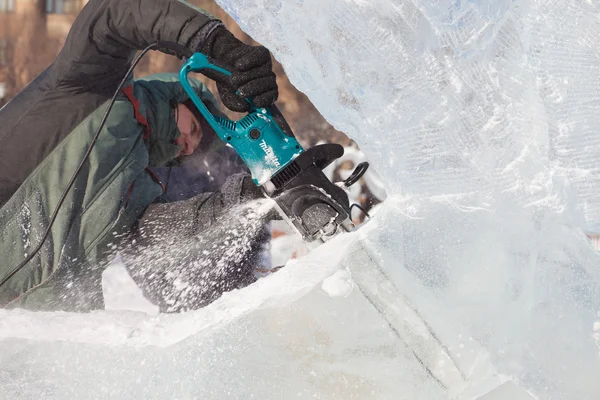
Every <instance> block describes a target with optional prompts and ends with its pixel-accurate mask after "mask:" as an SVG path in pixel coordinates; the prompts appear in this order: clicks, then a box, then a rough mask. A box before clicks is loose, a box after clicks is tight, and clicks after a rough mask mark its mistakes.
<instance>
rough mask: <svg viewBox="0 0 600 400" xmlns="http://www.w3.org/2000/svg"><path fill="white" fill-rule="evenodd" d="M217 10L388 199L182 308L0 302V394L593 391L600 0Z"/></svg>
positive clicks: (599, 305)
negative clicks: (202, 305) (276, 266)
mask: <svg viewBox="0 0 600 400" xmlns="http://www.w3.org/2000/svg"><path fill="white" fill-rule="evenodd" d="M219 3H220V4H221V6H222V7H223V8H224V9H225V10H226V11H228V12H229V13H230V14H231V15H232V16H233V17H234V18H235V19H236V20H237V21H238V22H239V23H240V25H241V27H242V29H244V30H245V31H246V32H248V33H249V34H250V35H252V36H253V37H254V38H255V39H256V40H258V41H260V42H261V43H263V44H265V45H266V46H268V47H269V48H270V49H271V50H272V51H273V53H274V55H275V57H276V58H277V59H278V60H279V61H281V62H282V63H283V65H284V67H285V69H286V72H287V73H288V76H290V79H291V81H292V83H293V84H295V85H296V86H297V87H298V88H299V89H300V90H302V91H303V92H305V93H306V94H307V95H308V96H309V97H310V99H311V100H312V101H313V102H314V103H315V105H316V106H317V108H318V109H319V110H320V111H321V113H322V114H323V115H324V116H325V117H326V118H327V119H328V120H329V121H330V122H331V123H333V124H334V125H335V126H336V128H338V129H340V130H342V131H344V132H346V133H348V134H349V135H350V136H351V137H352V138H353V139H355V140H356V141H357V142H358V144H359V145H360V147H361V149H362V150H363V151H364V152H365V153H366V154H367V156H368V157H369V160H370V161H371V163H372V164H373V166H374V168H375V170H376V171H377V172H378V173H379V175H380V177H381V178H382V179H383V181H384V182H385V183H386V187H387V194H388V195H389V197H388V199H387V200H386V202H385V205H384V206H383V207H382V208H381V210H380V211H379V212H378V214H377V216H376V219H375V220H374V221H372V222H370V223H369V224H367V226H366V227H365V228H364V229H362V230H361V231H359V232H358V233H357V234H355V235H352V236H350V237H345V238H342V240H336V241H334V242H331V243H327V244H326V245H324V246H322V247H321V248H319V249H317V251H316V252H313V253H311V254H310V255H309V256H308V257H307V258H303V259H301V260H300V262H295V263H293V265H290V266H288V267H286V268H284V269H283V270H281V271H279V272H278V273H276V274H274V275H272V276H269V277H267V278H266V279H264V280H261V281H259V282H258V283H257V284H256V285H252V286H250V287H248V288H246V289H244V290H241V291H238V292H233V293H229V294H227V295H225V296H224V297H223V298H221V299H220V300H218V301H217V302H216V303H214V304H212V305H211V306H209V307H207V308H206V309H203V310H199V311H196V312H191V313H187V314H182V315H172V316H166V315H161V316H149V315H145V314H136V313H130V312H115V311H112V312H103V313H94V314H91V315H73V314H62V313H51V314H37V315H36V314H31V313H24V312H22V311H11V312H7V311H0V388H1V389H2V393H8V394H9V395H10V397H9V398H29V397H31V396H33V395H35V394H45V398H69V397H71V398H73V397H81V398H85V397H86V396H87V397H89V398H174V397H176V398H244V399H245V398H252V397H254V398H265V399H266V398H269V399H279V398H292V397H298V398H322V399H336V398H339V399H349V398H359V399H398V398H406V399H447V398H451V397H454V398H477V396H479V394H483V393H484V392H485V390H483V388H484V387H485V386H487V385H491V386H490V388H492V387H494V386H497V385H501V386H499V389H498V390H496V391H495V392H494V393H493V394H490V395H488V396H487V397H486V399H498V398H510V399H513V398H517V397H516V396H517V395H516V394H515V391H514V390H516V389H514V388H515V386H510V385H509V384H511V383H512V384H514V385H516V386H520V387H521V388H526V389H527V390H528V391H530V392H531V393H533V395H534V396H535V397H536V398H539V399H590V400H591V399H598V398H600V381H599V380H598V376H599V375H600V336H599V332H600V328H599V326H600V315H599V312H600V269H599V261H600V260H599V257H598V254H597V253H596V252H595V251H594V250H593V249H592V247H591V245H590V243H589V242H588V240H587V239H586V237H585V235H584V233H583V231H584V230H585V229H591V227H593V226H598V223H599V222H600V196H598V195H597V191H598V190H599V189H600V173H599V170H598V169H599V168H600V163H599V160H600V136H598V130H599V128H600V120H599V118H598V116H599V115H600V95H599V94H600V78H599V76H600V62H599V57H598V50H599V49H600V28H598V24H597V21H598V19H599V18H600V12H599V11H600V10H599V7H598V5H597V4H596V3H595V2H591V1H585V0H570V1H564V0H543V1H542V0H540V1H527V0H512V1H508V0H478V1H475V0H472V1H469V0H452V1H450V0H436V1H417V0H414V1H393V2H392V1H386V0H369V1H364V0H354V1H349V0H286V1H277V0H268V1H267V0H220V1H219ZM367 229H368V230H367ZM357 248H358V249H362V250H361V251H359V252H357V253H353V252H355V251H356V249H357ZM348 249H352V251H353V252H351V253H350V254H349V255H347V256H344V254H345V252H346V251H347V250H348ZM339 264H342V265H343V271H345V272H337V271H338V270H339V268H340V265H339ZM372 264H373V265H378V266H379V267H380V268H381V270H380V271H379V272H377V273H375V270H374V269H370V267H371V266H372ZM334 273H337V274H336V275H335V276H334V277H333V278H330V279H329V280H327V281H325V282H324V280H325V279H326V278H328V277H329V276H331V275H333V274H334ZM346 275H349V276H350V278H351V279H346V278H347V276H346ZM342 277H343V278H344V279H340V278H342ZM382 277H383V278H382ZM344 282H346V284H347V285H352V286H353V287H354V290H352V291H351V292H350V294H349V295H348V296H346V297H344V296H345V295H346V292H345V291H344V290H342V289H344ZM394 293H399V294H396V295H393V294H394ZM331 295H333V297H332V296H331ZM367 298H369V299H370V300H367ZM377 310H378V311H377ZM384 317H385V318H384ZM396 333H397V334H398V335H396ZM452 363H454V365H456V368H458V370H456V369H453V368H446V369H444V368H443V365H442V364H444V365H448V364H452ZM503 380H509V381H508V382H507V383H506V384H504V385H502V381H503ZM473 385H475V386H477V387H476V388H473V387H471V386H473ZM465 388H466V389H477V390H471V391H468V390H467V391H466V392H463V396H462V397H461V395H460V393H461V390H462V389H465ZM467 392H468V393H470V395H468V396H467V394H466V393H467ZM519 393H522V392H519Z"/></svg>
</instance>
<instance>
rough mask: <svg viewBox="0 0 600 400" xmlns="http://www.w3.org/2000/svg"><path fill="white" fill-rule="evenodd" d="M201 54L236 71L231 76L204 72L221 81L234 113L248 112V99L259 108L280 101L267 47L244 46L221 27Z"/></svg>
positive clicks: (222, 93) (219, 85) (222, 92)
mask: <svg viewBox="0 0 600 400" xmlns="http://www.w3.org/2000/svg"><path fill="white" fill-rule="evenodd" d="M198 51H200V52H201V53H204V54H206V55H207V56H209V57H210V58H212V59H213V61H216V62H217V64H221V66H222V67H224V68H226V69H228V70H229V71H231V72H232V75H231V76H229V77H227V76H225V75H223V74H221V73H219V72H216V71H213V70H205V71H202V73H203V74H205V75H206V76H207V77H209V78H210V79H213V80H214V81H215V82H217V89H218V90H219V95H220V96H221V100H222V101H223V104H225V106H226V107H227V108H229V109H230V110H232V111H237V112H245V111H248V110H249V108H250V105H249V103H248V102H247V101H246V100H245V99H248V100H251V101H252V102H253V104H254V105H255V106H257V107H268V106H270V105H272V104H273V103H275V101H276V100H277V96H278V94H279V93H278V89H277V81H276V78H275V73H273V64H272V62H271V55H270V54H269V50H267V48H266V47H264V46H250V45H247V44H245V43H242V42H241V41H239V40H238V39H236V38H235V36H233V34H232V33H231V32H229V31H228V30H227V29H225V28H223V27H220V28H217V29H215V31H214V32H213V33H211V34H210V36H209V37H208V38H207V40H206V42H205V43H204V45H203V46H202V48H201V49H198ZM236 93H237V94H236Z"/></svg>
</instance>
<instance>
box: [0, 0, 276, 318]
mask: <svg viewBox="0 0 600 400" xmlns="http://www.w3.org/2000/svg"><path fill="white" fill-rule="evenodd" d="M159 40H160V41H161V42H162V43H163V45H164V43H167V44H168V43H171V44H176V45H179V46H184V47H185V48H187V49H189V50H191V51H193V52H196V51H200V52H202V53H204V54H207V55H208V56H209V57H212V58H213V59H214V60H216V62H218V63H220V64H223V65H226V66H228V67H229V68H230V69H231V70H232V72H233V74H232V76H231V77H229V78H228V77H225V76H222V75H220V74H214V75H213V76H211V77H212V78H213V79H215V80H216V81H217V87H218V89H219V94H220V96H221V99H222V101H223V103H224V104H225V105H226V106H227V107H228V108H230V109H232V110H234V111H245V110H246V109H247V106H248V103H247V102H246V101H245V100H244V98H253V101H254V104H256V105H257V106H268V105H270V104H272V103H273V102H274V101H275V100H276V99H277V85H276V82H275V75H274V74H273V72H272V68H271V59H270V55H269V52H268V50H266V49H265V48H264V47H254V46H247V45H245V44H243V43H242V42H240V41H238V40H237V39H235V37H234V36H233V35H232V34H231V33H230V32H228V31H227V30H226V29H225V28H224V27H223V25H222V24H221V23H220V22H219V21H218V20H215V19H214V18H213V17H211V16H210V15H208V14H206V13H205V12H203V11H201V10H199V9H197V8H194V7H192V6H190V5H189V4H188V3H186V2H183V1H178V0H126V1H125V0H90V1H89V2H88V4H87V5H86V6H85V7H84V9H83V10H82V11H81V13H80V14H79V15H78V17H77V19H76V20H75V22H74V24H73V27H72V28H71V31H70V33H69V35H68V37H67V39H66V42H65V45H64V47H63V49H62V50H61V52H60V54H59V55H58V56H57V58H56V60H55V61H54V63H53V64H52V65H50V67H48V69H46V70H45V71H44V72H43V73H42V74H41V75H40V76H39V77H37V78H36V79H35V80H34V81H33V82H32V83H31V84H30V85H29V86H28V87H27V88H25V89H24V90H23V91H22V92H21V93H19V94H18V95H17V96H16V97H15V98H14V99H13V100H12V101H11V102H9V103H8V104H7V105H6V106H5V107H4V108H3V109H2V110H1V111H0V122H1V124H0V207H1V208H0V260H1V261H0V283H1V286H0V306H4V307H25V308H30V309H34V310H56V309H63V310H90V309H95V308H101V307H102V305H103V304H102V293H101V284H100V281H101V272H102V268H99V267H97V265H98V263H99V261H100V260H102V258H103V256H105V254H106V252H107V250H108V249H113V250H115V249H116V248H117V245H118V244H119V243H122V242H123V241H124V242H125V244H124V245H122V248H123V252H124V253H125V254H126V258H128V259H129V260H134V261H135V260H136V258H139V254H140V253H136V249H139V248H141V249H143V250H144V251H145V252H146V253H145V254H150V253H152V252H153V251H160V252H161V254H162V255H163V257H164V256H165V252H168V251H170V250H171V249H173V248H178V249H181V250H182V251H184V250H185V249H188V248H190V249H191V250H195V251H193V253H194V254H188V253H186V256H185V260H180V261H179V262H178V265H177V268H178V269H176V270H173V268H171V270H168V271H167V269H168V268H170V267H173V262H172V260H171V259H170V258H169V259H168V260H170V261H167V260H166V259H163V260H162V262H161V263H159V265H158V267H159V268H163V270H161V271H154V272H153V271H148V270H147V269H144V270H143V271H142V272H140V273H137V274H136V273H134V274H133V275H134V277H137V278H140V279H142V281H143V282H142V284H141V286H142V287H143V288H144V290H145V291H146V292H147V293H150V296H151V297H153V298H154V299H155V300H156V301H157V302H159V303H161V308H162V309H163V310H165V311H175V310H180V309H187V308H193V307H198V306H202V305H204V304H206V303H207V302H208V301H212V299H214V298H215V297H216V296H218V295H219V294H220V293H221V292H222V291H223V290H227V289H228V288H230V287H237V286H239V285H243V284H247V283H248V282H250V281H251V279H250V278H249V276H250V274H249V272H248V271H247V270H246V269H247V265H248V264H249V263H251V258H252V251H253V250H254V249H255V248H256V246H257V244H256V243H257V242H259V241H260V240H261V239H262V236H261V232H262V229H261V228H260V227H261V226H262V225H261V223H262V220H263V218H262V217H263V216H262V215H257V217H256V218H255V219H254V220H253V221H254V222H252V223H251V224H250V225H251V229H250V228H249V229H246V231H245V233H246V237H248V238H249V240H248V245H247V246H243V249H242V250H240V251H238V253H239V254H237V255H236V257H234V258H230V259H229V260H226V261H225V262H222V260H221V259H220V258H218V257H217V256H216V255H214V254H209V255H207V254H204V253H206V252H207V250H206V249H207V248H214V245H215V244H214V243H212V244H210V243H209V242H211V241H214V240H218V239H216V238H215V237H211V238H210V240H208V239H207V240H202V238H204V237H208V236H210V235H213V236H215V235H217V234H219V233H221V234H224V233H226V231H227V229H228V228H227V225H226V224H224V222H223V221H220V220H221V219H222V218H224V216H226V215H229V214H231V213H234V211H233V210H234V208H235V206H236V205H239V204H241V203H245V202H248V201H249V200H252V199H256V198H259V197H261V193H260V191H259V190H258V188H257V187H256V186H255V185H254V184H253V183H252V181H251V179H250V178H249V176H247V175H235V176H232V177H231V178H230V179H229V180H228V181H227V182H226V183H225V185H224V186H223V188H222V189H221V190H220V191H218V192H215V193H209V194H202V195H200V196H197V197H195V198H193V199H190V200H187V201H185V202H181V203H174V204H157V203H156V199H158V198H159V196H161V193H162V192H163V185H162V182H160V181H159V180H158V179H157V177H156V175H155V174H154V173H153V172H152V170H151V167H159V166H162V165H164V164H165V163H167V162H169V161H171V160H173V159H175V158H177V157H181V156H186V155H189V154H192V153H193V152H194V151H195V150H196V149H198V148H201V149H204V150H207V149H208V147H209V146H211V145H215V143H216V142H218V140H217V141H212V140H211V139H212V137H214V132H212V130H211V129H210V127H209V126H208V124H207V123H206V121H204V119H203V118H202V117H201V116H200V115H199V114H198V113H197V110H196V109H195V107H192V106H191V105H190V104H191V103H190V102H189V98H188V96H187V94H186V93H185V91H184V90H183V88H182V87H181V85H180V84H179V82H178V79H177V76H176V75H169V74H167V75H158V76H153V77H147V78H145V79H139V80H136V81H133V80H130V81H128V82H127V84H126V86H125V88H124V89H123V91H122V93H121V94H120V95H119V97H118V98H117V100H116V102H115V104H114V106H113V108H112V109H111V111H110V113H109V114H108V117H107V118H106V121H105V124H104V125H103V128H102V130H101V131H100V134H99V137H98V140H97V142H96V143H95V145H94V146H93V147H91V150H89V149H90V144H91V143H92V140H93V138H94V135H95V133H96V130H97V128H98V127H99V126H101V123H102V121H103V116H104V113H105V112H106V109H107V107H108V100H109V99H111V97H112V96H113V94H114V92H115V90H116V89H117V88H118V85H119V82H120V81H121V79H122V78H123V76H124V75H125V73H126V72H127V70H128V68H129V66H130V63H131V61H132V59H133V57H134V56H135V54H136V52H137V51H138V50H140V49H144V48H146V47H147V46H148V45H150V44H152V43H154V42H157V41H159ZM171 48H173V46H171ZM192 85H193V87H194V90H196V91H197V93H198V95H199V97H200V98H201V100H202V101H203V102H204V103H205V104H206V105H207V106H208V107H209V108H210V109H211V111H212V112H215V113H216V112H217V110H216V105H215V100H214V98H213V96H212V94H211V93H210V92H209V91H208V90H207V89H206V88H205V87H204V86H203V85H202V84H201V83H199V82H197V81H193V82H192ZM236 93H237V94H236ZM88 150H89V155H88V156H87V157H85V154H86V152H87V151H88ZM83 160H85V162H84V163H83V164H82V167H81V170H80V172H79V173H78V174H76V175H75V174H74V173H75V171H76V170H77V168H78V167H79V165H80V164H81V163H82V161H83ZM73 176H75V179H74V185H73V187H72V188H71V189H70V190H68V191H66V189H67V188H68V186H69V181H70V180H71V179H72V177H73ZM65 191H66V193H67V195H66V199H65V201H64V203H62V206H61V207H60V208H59V211H58V214H57V217H56V220H55V221H54V223H53V224H52V225H51V229H50V231H49V235H48V237H47V239H46V240H45V241H44V242H43V243H44V244H43V246H42V247H41V249H40V251H39V252H37V253H36V254H35V256H34V257H33V258H32V259H31V261H29V262H28V263H27V264H25V265H24V266H23V267H22V268H19V269H15V267H16V266H18V265H19V264H21V263H22V262H23V260H25V259H26V257H27V256H28V255H29V253H30V252H31V251H32V250H33V249H35V247H36V246H37V245H38V244H39V243H40V242H41V240H42V238H43V236H44V232H45V231H46V230H47V229H48V227H49V226H50V224H51V216H52V214H53V212H54V210H55V209H56V208H57V204H58V203H59V199H60V197H61V195H62V194H63V193H65ZM153 203H155V204H153ZM244 213H245V215H248V213H247V212H244ZM161 219H162V222H161V223H157V222H156V221H159V220H161ZM182 221H186V223H183V222H182ZM231 222H232V221H228V222H227V224H230V223H231ZM259 222H260V223H259ZM132 228H133V230H132ZM160 235H163V236H168V238H167V239H165V240H167V241H168V242H169V244H168V245H164V243H163V242H162V241H161V237H160ZM207 235H208V236H207ZM123 238H125V240H123ZM237 240H239V237H237ZM165 243H166V242H165ZM198 243H200V244H198ZM171 244H173V245H172V246H171ZM177 246H179V247H177ZM194 246H196V248H195V249H194V248H193V247H194ZM206 246H211V247H206ZM153 249H154V250H153ZM156 249H159V250H156ZM199 255H203V256H204V258H202V259H201V260H200V261H198V259H197V258H198V256H199ZM190 257H196V258H195V259H190ZM154 258H155V259H156V258H157V257H156V256H155V257H154ZM141 261H144V262H145V264H148V260H147V259H145V260H141ZM190 263H195V264H196V267H197V268H195V269H194V268H192V266H190V265H189V264H190ZM200 264H202V265H200ZM215 265H218V268H217V270H218V271H219V273H218V274H217V275H214V274H213V275H211V276H212V279H213V281H212V282H211V283H210V285H209V286H212V287H215V286H217V287H219V289H218V290H208V289H206V290H204V289H203V290H200V291H196V292H195V293H196V297H190V296H191V295H190V294H189V290H188V291H187V292H185V293H188V294H185V295H181V293H180V294H179V295H173V294H172V292H173V291H174V290H175V291H176V289H177V288H179V287H181V279H180V278H181V277H180V276H178V275H177V274H178V273H179V274H180V275H181V274H183V272H181V270H180V269H181V268H184V270H185V273H186V274H187V275H186V277H187V278H186V282H187V284H188V285H189V284H195V279H196V278H201V277H206V276H207V269H208V270H210V268H211V267H214V266H215ZM180 266H181V268H179V267H180ZM188 267H189V268H188ZM186 268H187V269H186ZM134 269H135V267H134ZM190 270H192V271H191V272H190ZM209 272H210V271H209ZM157 275H160V276H161V277H162V278H160V279H158V278H157ZM208 275H210V273H208ZM215 279H222V280H225V281H227V280H228V279H235V280H237V281H236V282H234V283H233V286H231V285H217V284H215V283H214V280H215ZM152 282H159V283H160V285H159V286H156V285H154V284H153V283H152ZM198 297H202V298H198ZM173 298H175V300H173Z"/></svg>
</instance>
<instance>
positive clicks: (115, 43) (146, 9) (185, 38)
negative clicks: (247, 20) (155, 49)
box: [50, 0, 222, 93]
mask: <svg viewBox="0 0 600 400" xmlns="http://www.w3.org/2000/svg"><path fill="white" fill-rule="evenodd" d="M218 26H222V23H221V22H220V21H219V20H216V19H215V18H214V17H212V16H211V15H209V14H208V13H206V12H205V11H202V10H200V9H198V8H195V7H194V6H192V5H190V4H188V3H187V2H184V1H179V0H90V1H89V2H88V3H87V4H86V6H85V7H84V8H83V9H82V11H81V12H80V13H79V15H78V16H77V18H76V20H75V22H74V24H73V26H72V27H71V30H70V32H69V35H68V36H67V39H66V42H65V45H64V47H63V49H62V50H61V52H60V54H59V55H58V57H57V59H56V61H55V62H54V64H53V65H52V67H51V69H50V70H51V74H52V76H51V80H50V81H51V82H52V83H51V84H52V85H53V86H55V87H54V88H55V89H59V90H63V91H73V92H80V91H90V90H91V91H96V92H97V93H110V92H113V91H114V90H115V89H116V87H117V85H118V84H119V82H120V81H121V79H122V78H123V75H124V74H125V73H126V72H127V69H128V68H129V65H130V63H131V61H132V59H133V57H134V56H135V54H136V52H137V51H138V50H141V49H144V48H145V47H147V46H148V45H150V44H152V43H155V42H157V41H159V40H160V41H163V42H172V43H176V44H178V45H182V46H185V47H187V48H189V49H191V50H194V48H199V47H201V46H202V44H203V43H204V40H205V39H206V37H208V35H210V33H211V32H212V31H213V30H214V29H215V28H216V27H218ZM180 56H181V55H180Z"/></svg>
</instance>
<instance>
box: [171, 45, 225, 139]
mask: <svg viewBox="0 0 600 400" xmlns="http://www.w3.org/2000/svg"><path fill="white" fill-rule="evenodd" d="M203 69H212V70H214V71H217V72H219V73H222V74H224V75H226V76H231V72H230V71H228V70H226V69H225V68H222V67H219V66H217V65H215V64H213V63H211V62H210V60H209V58H208V57H207V56H206V55H205V54H202V53H194V54H193V55H192V56H191V57H189V58H188V60H187V61H186V62H185V64H183V66H182V67H181V69H180V70H179V81H180V82H181V85H182V86H183V88H184V89H185V91H186V92H187V94H188V95H189V96H190V99H191V100H192V102H193V103H194V105H195V106H196V107H197V108H198V111H200V113H201V114H202V115H203V116H204V119H206V122H208V124H209V125H210V126H211V128H213V130H214V131H215V132H216V133H217V134H218V135H219V137H221V139H222V140H226V138H227V137H228V132H226V131H225V129H224V128H223V127H222V126H221V124H219V122H218V121H217V120H216V119H215V117H214V115H212V113H211V112H210V111H209V110H208V108H206V105H204V103H203V102H202V100H200V97H198V94H197V93H196V91H195V90H193V89H192V86H191V85H190V82H189V79H188V74H189V73H190V72H200V70H203Z"/></svg>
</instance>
